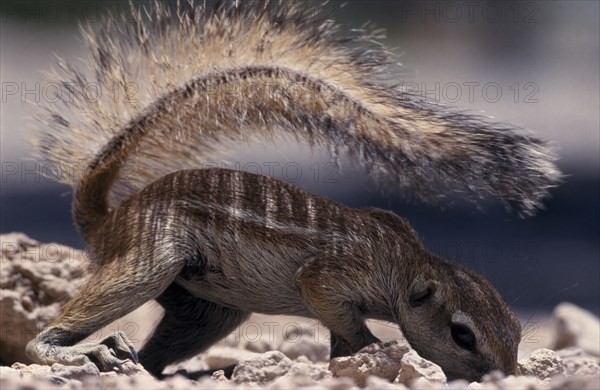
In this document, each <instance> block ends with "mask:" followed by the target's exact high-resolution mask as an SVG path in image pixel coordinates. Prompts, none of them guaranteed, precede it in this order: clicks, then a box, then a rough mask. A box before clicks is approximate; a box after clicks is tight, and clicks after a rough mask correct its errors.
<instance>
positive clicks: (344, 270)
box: [296, 257, 379, 357]
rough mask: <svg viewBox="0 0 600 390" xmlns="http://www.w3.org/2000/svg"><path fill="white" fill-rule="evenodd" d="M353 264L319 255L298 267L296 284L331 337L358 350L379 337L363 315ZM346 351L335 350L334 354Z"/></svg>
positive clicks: (310, 308)
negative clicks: (328, 330) (372, 331)
mask: <svg viewBox="0 0 600 390" xmlns="http://www.w3.org/2000/svg"><path fill="white" fill-rule="evenodd" d="M351 267H352V266H351V265H349V264H348V262H347V261H344V260H337V259H335V258H327V259H325V258H322V257H317V258H315V259H312V260H310V261H309V262H308V263H306V264H305V265H304V266H302V267H301V268H300V269H299V270H298V272H297V274H296V283H297V285H298V287H299V288H300V292H301V294H302V297H303V298H304V303H305V305H306V306H307V308H308V310H310V311H311V312H312V313H313V314H314V315H315V316H316V318H317V319H318V320H320V321H321V322H322V323H323V325H325V326H326V327H327V328H329V329H330V330H331V333H332V337H337V338H340V339H341V340H343V342H344V343H345V344H346V345H347V346H348V347H349V348H350V351H351V352H352V353H356V352H358V351H359V350H360V349H362V348H364V347H365V346H367V345H369V344H373V343H377V342H379V339H378V338H377V337H375V336H374V335H373V333H371V331H370V330H369V328H368V327H367V325H366V324H365V321H364V319H363V317H362V313H361V311H360V309H359V305H360V301H361V300H362V298H363V297H361V295H362V291H361V289H360V280H358V279H357V278H356V276H357V274H356V270H355V269H351ZM343 350H344V349H343V348H342V349H338V350H336V351H335V352H334V351H333V350H332V357H337V356H336V355H340V352H341V351H343Z"/></svg>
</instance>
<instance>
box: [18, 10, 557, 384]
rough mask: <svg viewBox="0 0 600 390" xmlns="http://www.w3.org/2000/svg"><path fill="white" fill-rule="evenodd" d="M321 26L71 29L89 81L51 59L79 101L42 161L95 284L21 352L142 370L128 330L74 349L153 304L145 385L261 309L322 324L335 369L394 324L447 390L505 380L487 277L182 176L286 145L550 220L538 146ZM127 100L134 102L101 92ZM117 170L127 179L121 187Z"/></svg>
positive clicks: (357, 226) (45, 134)
mask: <svg viewBox="0 0 600 390" xmlns="http://www.w3.org/2000/svg"><path fill="white" fill-rule="evenodd" d="M320 10H321V8H320V6H315V5H314V4H313V3H312V2H311V3H308V4H305V3H299V2H285V3H280V2H266V3H265V2H261V3H257V2H223V3H219V4H217V5H215V7H214V8H212V9H211V12H208V11H207V10H205V9H203V8H202V6H196V5H194V4H182V3H178V4H177V6H176V7H173V8H171V7H170V6H169V5H161V4H153V6H152V7H151V9H149V10H140V9H136V8H132V12H131V14H129V15H128V16H127V17H126V18H125V17H122V18H121V17H117V16H113V17H110V18H109V19H108V20H106V22H105V23H103V24H102V26H101V27H100V28H90V27H88V28H84V29H83V32H84V36H85V38H86V40H87V43H88V45H89V49H90V52H91V56H90V58H89V60H88V61H87V66H88V68H86V69H83V70H77V69H75V67H74V66H73V65H71V64H68V63H65V62H64V61H61V60H59V61H58V66H57V68H56V69H57V70H56V72H55V77H56V80H58V81H59V82H60V83H61V85H64V86H65V88H68V90H69V91H70V94H65V95H64V96H63V97H62V100H61V101H59V102H56V103H52V104H50V105H49V107H47V108H46V110H45V111H44V114H43V115H42V116H43V118H42V121H43V125H42V126H40V132H39V137H38V144H39V150H40V151H41V157H43V158H44V159H46V160H47V161H50V162H51V163H53V164H56V166H58V167H59V169H58V172H59V174H60V180H61V181H63V182H65V183H68V184H70V185H71V186H72V187H73V189H74V202H73V217H74V220H75V224H76V226H77V227H78V229H79V231H80V233H81V234H82V236H83V237H84V239H85V241H86V244H87V247H88V251H89V256H90V257H91V259H92V260H93V261H94V262H95V263H96V264H97V270H96V271H95V274H94V275H93V276H92V277H91V279H90V281H89V282H88V283H87V284H86V285H85V286H84V287H83V288H82V289H81V291H80V292H79V294H78V295H77V296H76V297H75V298H74V299H73V300H72V301H71V302H69V303H68V304H67V305H66V306H65V307H64V313H63V314H62V316H61V317H60V318H59V319H57V320H56V321H54V322H53V323H52V324H50V325H49V326H48V327H47V328H46V329H45V330H43V331H42V332H41V334H40V335H39V336H38V337H37V338H36V339H35V340H33V341H32V342H31V343H30V344H29V345H28V346H27V352H28V354H29V356H31V357H32V358H33V359H34V360H36V361H38V362H40V363H46V364H52V363H54V362H59V363H64V364H83V363H84V362H88V361H92V362H94V363H95V364H96V365H97V366H98V367H99V368H100V369H101V370H111V369H113V368H114V367H115V366H117V367H118V366H119V365H120V363H121V359H126V358H130V359H132V360H133V361H138V355H137V353H136V352H135V350H134V349H133V347H132V345H131V343H130V342H129V341H128V340H127V339H126V338H125V337H124V336H123V335H122V334H120V333H119V334H116V335H113V336H110V337H108V338H107V339H105V340H103V341H102V342H100V343H97V344H80V345H76V343H78V342H79V341H81V340H83V339H84V338H85V337H86V336H88V335H90V334H91V333H92V332H94V331H96V330H98V329H99V328H101V327H102V326H104V325H106V324H108V323H110V322H111V321H114V320H115V319H117V318H119V317H121V316H123V315H125V314H127V313H129V312H131V311H132V310H134V309H135V308H137V307H139V306H140V305H142V304H143V303H144V302H146V301H148V300H151V299H156V300H157V301H158V302H159V303H160V304H161V305H162V306H163V307H164V309H165V314H164V317H163V318H162V320H161V322H160V323H159V325H158V326H157V328H156V330H155V331H154V333H153V335H152V337H151V338H150V339H149V341H148V342H147V343H146V344H145V346H144V347H143V348H142V350H141V351H140V353H139V361H140V362H141V363H142V364H143V365H144V366H145V367H146V368H147V369H148V370H149V371H150V372H152V373H153V374H155V375H161V372H162V370H163V369H164V368H165V366H166V365H168V364H170V363H173V362H176V361H180V360H182V359H185V358H188V357H191V356H193V355H196V354H198V353H199V352H201V351H203V350H205V349H206V348H208V347H210V346H211V345H212V344H213V343H215V342H216V341H218V340H219V339H221V338H223V337H224V336H226V335H227V334H228V333H230V332H231V331H233V330H234V329H235V328H236V327H237V326H238V325H240V324H241V323H242V322H243V321H244V320H245V319H246V318H248V315H249V314H250V313H252V312H260V313H271V314H292V315H300V316H307V317H312V318H316V319H318V320H320V321H321V322H322V323H323V324H324V325H325V326H326V327H328V328H329V329H330V331H331V340H332V341H331V346H332V348H331V356H332V357H335V356H341V355H347V354H351V353H354V352H356V351H358V350H359V349H361V348H362V347H364V346H366V345H368V344H370V343H373V342H377V341H378V340H377V338H376V337H375V336H374V335H373V334H372V333H371V332H370V331H369V329H368V328H367V327H366V325H365V322H364V320H365V318H376V319H382V320H387V321H393V322H395V323H397V324H398V325H399V326H400V328H401V330H402V332H403V333H404V335H405V337H406V339H407V340H408V341H409V343H410V344H411V345H412V347H414V349H416V350H417V352H418V353H419V354H421V355H422V356H423V357H425V358H427V359H430V360H432V361H433V362H435V363H437V364H439V365H440V366H441V367H442V368H443V370H444V371H445V372H446V374H447V376H448V377H449V378H466V379H469V380H475V379H477V378H480V377H481V375H483V374H484V373H485V372H487V371H489V370H491V369H500V370H503V371H504V372H506V373H512V372H514V370H515V366H516V359H517V345H518V343H519V340H520V326H519V323H518V321H517V319H516V317H515V316H514V315H513V313H512V312H511V311H510V310H509V308H508V307H507V305H506V304H505V303H504V302H503V300H502V298H501V297H500V295H499V294H498V292H497V291H496V290H495V289H494V288H493V287H492V285H491V284H490V283H489V282H488V281H487V280H486V279H485V278H483V277H482V276H480V275H478V274H476V273H474V272H473V271H470V270H469V269H466V268H465V267H463V266H460V265H458V264H455V263H452V262H449V261H447V260H444V259H441V258H439V257H437V256H436V255H434V254H432V253H431V252H429V251H428V250H427V249H426V248H424V246H423V245H422V244H421V242H420V241H419V239H418V237H417V235H416V234H415V232H414V231H413V229H412V228H411V226H410V225H409V224H408V223H407V222H406V221H405V220H404V219H402V218H400V217H398V216H397V215H395V214H394V213H392V212H388V211H384V210H379V209H358V210H357V209H351V208H348V207H345V206H343V205H339V204H337V203H335V202H333V201H330V200H327V199H324V198H322V197H319V196H315V195H312V194H310V193H307V192H305V191H303V190H301V189H299V188H297V187H295V186H293V185H290V184H288V183H285V182H282V181H278V180H275V179H273V178H269V177H266V176H260V175H254V174H250V173H244V172H240V171H233V170H225V169H194V168H198V167H200V166H201V164H202V163H203V162H206V161H209V160H210V159H211V158H213V159H214V158H215V156H218V154H219V152H220V151H221V149H220V148H222V147H220V142H221V141H222V140H223V139H235V140H252V139H256V138H259V139H266V140H269V139H274V138H276V137H277V136H278V135H281V134H286V133H287V134H291V135H293V136H294V137H296V138H297V139H299V140H303V141H306V142H308V143H309V144H310V145H325V146H329V147H333V148H334V149H335V148H339V149H342V150H345V151H347V152H348V154H349V156H351V157H352V158H354V159H355V160H357V161H360V162H361V163H362V164H364V165H365V166H366V167H368V168H369V169H370V171H371V172H372V174H374V175H376V176H377V177H378V178H380V179H382V180H384V181H388V182H389V181H395V182H400V184H401V185H403V186H410V187H411V188H412V191H414V193H415V194H417V195H418V196H419V197H421V198H424V199H428V198H435V197H436V196H437V195H436V194H443V193H445V192H448V191H459V192H461V193H463V194H464V196H465V197H469V198H470V199H473V200H477V199H478V198H480V197H483V196H490V197H494V198H497V199H500V200H501V201H503V202H504V203H505V204H506V205H507V206H508V207H512V208H516V209H517V210H518V212H519V213H521V214H523V215H528V214H533V213H534V212H535V211H536V209H538V208H539V207H540V205H541V200H542V199H543V198H544V197H545V196H546V195H547V194H548V190H549V188H550V187H552V186H553V185H554V184H555V183H556V182H557V180H558V178H559V175H560V174H559V172H558V170H557V168H556V167H555V164H554V160H555V158H554V155H553V153H552V151H551V150H550V149H549V148H548V146H547V145H546V144H545V143H544V142H542V141H540V140H538V139H536V138H532V137H530V136H527V135H523V134H522V132H520V131H518V130H517V129H514V128H508V127H507V126H505V125H502V126H501V125H496V124H492V123H489V122H488V121H487V120H485V119H482V118H480V117H477V116H472V115H467V114H464V113H455V112H451V111H449V110H447V109H444V108H442V107H438V106H437V105H433V104H428V103H424V102H422V101H420V100H419V99H417V98H415V97H414V96H412V95H410V94H408V93H403V92H402V91H400V90H399V89H398V88H396V87H393V86H390V83H388V82H386V81H389V80H391V79H393V77H394V75H393V74H392V73H390V71H389V68H388V65H389V64H390V55H389V53H388V52H387V51H385V49H384V48H383V47H382V46H381V45H380V44H379V43H378V42H377V40H376V39H377V36H376V33H375V32H370V31H366V30H360V31H354V32H353V33H341V29H340V27H339V26H338V25H337V24H336V23H334V22H332V21H331V20H328V19H326V18H324V17H323V15H322V13H321V12H320ZM90 82H93V83H95V84H94V85H96V86H99V87H100V89H101V91H103V92H105V93H104V94H101V96H99V97H98V98H97V99H90V98H89V97H87V98H86V96H85V94H84V92H83V91H82V89H81V88H77V86H81V85H82V84H86V83H90ZM116 87H118V88H116ZM117 89H118V90H120V91H129V92H132V91H133V92H134V93H131V94H125V96H120V97H118V98H115V96H113V95H111V94H108V93H106V91H114V90H117ZM125 165H127V166H133V167H135V175H129V176H123V175H121V172H122V170H123V167H124V166H125ZM67 167H68V168H70V169H66V168H67ZM73 167H75V169H73ZM77 167H83V169H77Z"/></svg>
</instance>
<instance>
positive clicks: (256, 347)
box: [244, 340, 297, 359]
mask: <svg viewBox="0 0 600 390" xmlns="http://www.w3.org/2000/svg"><path fill="white" fill-rule="evenodd" d="M244 348H245V349H247V350H248V351H250V352H256V353H265V352H269V351H273V350H274V349H276V348H274V347H273V346H272V345H271V343H269V342H268V341H266V340H258V341H246V343H245V344H244ZM282 352H283V351H282ZM284 353H285V352H284ZM288 357H289V356H288ZM295 358H297V356H295V357H293V358H290V359H295Z"/></svg>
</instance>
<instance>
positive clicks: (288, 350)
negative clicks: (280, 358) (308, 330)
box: [277, 334, 329, 362]
mask: <svg viewBox="0 0 600 390" xmlns="http://www.w3.org/2000/svg"><path fill="white" fill-rule="evenodd" d="M277 349H278V350H280V351H281V352H283V353H284V354H285V355H286V356H287V357H289V358H290V359H296V358H297V357H299V356H306V357H307V358H309V359H310V360H311V361H313V362H324V361H328V360H329V345H328V344H325V343H319V342H315V340H314V336H313V335H307V334H303V335H301V336H300V337H299V338H298V339H296V340H294V341H284V342H282V343H281V344H280V345H279V347H278V348H277Z"/></svg>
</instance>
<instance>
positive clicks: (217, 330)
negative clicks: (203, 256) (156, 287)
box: [140, 283, 250, 377]
mask: <svg viewBox="0 0 600 390" xmlns="http://www.w3.org/2000/svg"><path fill="white" fill-rule="evenodd" d="M156 300H157V301H158V303H159V304H160V305H161V306H162V307H163V308H164V309H165V315H164V317H163V318H162V320H161V321H160V323H159V324H158V326H157V327H156V329H155V331H154V333H153V335H152V337H151V338H150V339H149V340H148V342H147V343H146V344H145V345H144V347H143V348H142V350H141V351H140V363H141V364H142V365H143V366H144V368H145V369H146V370H148V371H149V372H150V373H152V374H153V375H154V376H159V377H160V376H161V373H162V371H163V369H164V368H165V367H166V366H167V365H169V364H171V363H175V362H178V361H181V360H184V359H186V358H189V357H192V356H194V355H196V354H198V353H200V352H202V351H203V350H205V349H207V348H208V347H210V346H211V345H212V344H214V343H215V342H217V341H219V340H220V339H222V338H223V337H225V336H227V335H228V334H229V333H230V332H232V331H233V330H235V328H237V327H238V326H239V325H240V324H241V323H242V322H243V321H244V320H246V319H247V318H248V316H249V314H250V313H248V312H244V311H241V310H238V309H233V308H229V307H225V306H221V305H219V304H216V303H213V302H209V301H205V300H203V299H200V298H196V297H194V296H192V295H191V294H190V293H189V292H188V291H187V290H185V289H184V288H183V287H181V286H179V285H178V284H176V283H173V284H171V285H170V286H169V287H168V288H167V289H166V290H165V292H163V293H162V294H161V295H160V296H159V297H158V298H157V299H156ZM186 376H188V377H189V375H186Z"/></svg>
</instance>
